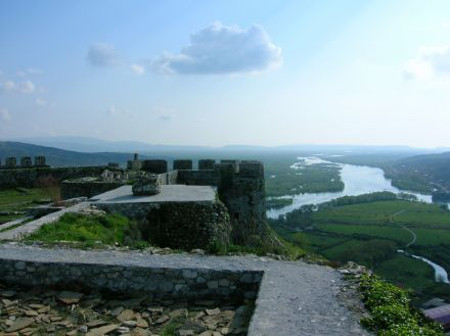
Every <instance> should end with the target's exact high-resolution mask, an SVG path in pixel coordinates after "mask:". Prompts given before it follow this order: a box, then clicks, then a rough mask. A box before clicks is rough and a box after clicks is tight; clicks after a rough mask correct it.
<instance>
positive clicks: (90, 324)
mask: <svg viewBox="0 0 450 336" xmlns="http://www.w3.org/2000/svg"><path fill="white" fill-rule="evenodd" d="M105 324H107V323H106V322H105V321H102V320H92V321H89V322H88V323H86V325H87V326H88V327H89V328H95V327H100V326H103V325H105Z"/></svg>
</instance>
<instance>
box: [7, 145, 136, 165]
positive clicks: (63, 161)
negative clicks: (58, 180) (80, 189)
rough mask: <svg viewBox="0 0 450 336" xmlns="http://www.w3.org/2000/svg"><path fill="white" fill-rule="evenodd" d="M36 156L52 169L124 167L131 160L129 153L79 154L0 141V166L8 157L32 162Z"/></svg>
mask: <svg viewBox="0 0 450 336" xmlns="http://www.w3.org/2000/svg"><path fill="white" fill-rule="evenodd" d="M38 155H44V156H45V157H46V158H47V164H49V165H51V166H54V167H67V166H99V165H106V164H108V162H118V163H120V164H122V165H124V164H125V163H126V161H127V160H130V159H132V158H133V155H132V154H131V153H107V152H102V153H81V152H75V151H68V150H63V149H58V148H53V147H45V146H36V145H31V144H26V143H21V142H12V141H0V159H1V163H2V164H5V158H7V157H9V156H14V157H17V158H18V160H20V159H19V158H20V157H21V156H30V157H31V158H32V159H33V160H34V157H35V156H38Z"/></svg>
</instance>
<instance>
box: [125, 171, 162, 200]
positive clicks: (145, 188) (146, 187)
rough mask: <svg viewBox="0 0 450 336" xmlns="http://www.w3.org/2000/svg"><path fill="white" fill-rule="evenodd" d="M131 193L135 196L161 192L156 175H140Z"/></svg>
mask: <svg viewBox="0 0 450 336" xmlns="http://www.w3.org/2000/svg"><path fill="white" fill-rule="evenodd" d="M132 191H133V195H135V196H151V195H157V194H159V193H160V192H161V187H160V184H159V181H158V175H156V174H147V175H146V176H142V177H140V178H139V179H138V180H137V181H136V182H135V183H134V184H133V187H132Z"/></svg>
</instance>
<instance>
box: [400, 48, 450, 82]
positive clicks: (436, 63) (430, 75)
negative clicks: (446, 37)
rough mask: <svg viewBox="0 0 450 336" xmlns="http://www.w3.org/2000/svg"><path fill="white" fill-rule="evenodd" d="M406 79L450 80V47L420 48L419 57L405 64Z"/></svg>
mask: <svg viewBox="0 0 450 336" xmlns="http://www.w3.org/2000/svg"><path fill="white" fill-rule="evenodd" d="M404 76H405V78H407V79H435V78H442V77H448V78H450V45H443V46H435V47H421V48H420V50H419V55H418V56H417V57H416V58H414V59H411V60H409V61H408V62H406V64H405V68H404Z"/></svg>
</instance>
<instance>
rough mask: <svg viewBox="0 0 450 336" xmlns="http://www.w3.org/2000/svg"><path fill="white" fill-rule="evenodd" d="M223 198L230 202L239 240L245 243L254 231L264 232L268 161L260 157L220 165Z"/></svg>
mask: <svg viewBox="0 0 450 336" xmlns="http://www.w3.org/2000/svg"><path fill="white" fill-rule="evenodd" d="M219 171H220V180H219V186H218V190H217V191H218V195H219V198H220V200H221V201H222V202H224V204H225V205H226V207H227V209H228V211H229V213H230V218H231V224H232V227H233V233H232V238H233V241H234V242H235V243H240V244H245V243H246V241H247V239H248V238H249V237H250V236H252V235H257V236H264V235H265V234H266V233H267V232H266V230H267V226H266V192H265V179H264V165H263V164H262V163H261V162H257V161H243V162H240V163H239V164H238V165H236V163H235V162H223V163H221V164H220V165H219Z"/></svg>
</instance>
